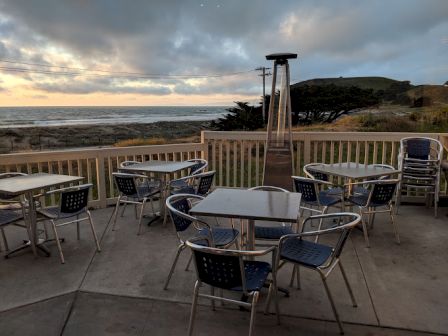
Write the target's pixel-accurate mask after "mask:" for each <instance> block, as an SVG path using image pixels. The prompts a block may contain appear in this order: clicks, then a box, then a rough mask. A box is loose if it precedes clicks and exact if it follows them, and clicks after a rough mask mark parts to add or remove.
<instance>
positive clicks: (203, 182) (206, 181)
mask: <svg viewBox="0 0 448 336" xmlns="http://www.w3.org/2000/svg"><path fill="white" fill-rule="evenodd" d="M196 176H197V177H199V181H198V185H197V189H196V195H199V196H205V195H207V194H208V192H209V191H210V188H211V187H212V185H213V179H214V178H215V171H210V172H207V173H201V174H199V175H196Z"/></svg>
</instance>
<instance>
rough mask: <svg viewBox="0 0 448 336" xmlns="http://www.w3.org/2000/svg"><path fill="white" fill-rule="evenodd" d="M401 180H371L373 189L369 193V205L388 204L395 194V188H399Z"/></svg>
mask: <svg viewBox="0 0 448 336" xmlns="http://www.w3.org/2000/svg"><path fill="white" fill-rule="evenodd" d="M398 182H399V180H396V179H394V180H377V181H369V183H371V184H372V185H373V187H372V190H371V192H370V195H369V200H368V201H367V205H366V206H369V205H375V206H381V205H388V204H389V203H390V202H391V201H392V199H393V197H394V194H395V189H396V188H397V184H398Z"/></svg>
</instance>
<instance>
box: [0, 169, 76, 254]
mask: <svg viewBox="0 0 448 336" xmlns="http://www.w3.org/2000/svg"><path fill="white" fill-rule="evenodd" d="M82 179H84V177H81V176H68V175H59V174H47V173H37V174H30V175H24V176H15V177H10V178H6V179H1V180H0V192H1V193H5V194H9V195H14V196H19V195H25V197H26V198H27V200H28V228H29V230H28V231H29V233H30V235H31V237H30V242H28V243H26V244H25V246H30V247H31V249H32V250H33V253H34V255H37V248H40V249H41V250H43V251H44V252H45V253H46V254H47V255H49V251H48V250H47V249H46V248H45V246H44V245H42V244H43V243H44V242H45V241H40V240H39V239H38V235H37V220H36V204H35V203H34V200H33V192H34V191H36V190H41V189H46V188H50V187H53V186H57V185H60V184H66V183H71V182H77V181H80V180H82ZM19 249H20V250H21V249H23V247H21V248H20V247H19ZM16 250H18V249H16ZM13 252H14V251H12V252H11V253H13ZM11 253H10V254H11Z"/></svg>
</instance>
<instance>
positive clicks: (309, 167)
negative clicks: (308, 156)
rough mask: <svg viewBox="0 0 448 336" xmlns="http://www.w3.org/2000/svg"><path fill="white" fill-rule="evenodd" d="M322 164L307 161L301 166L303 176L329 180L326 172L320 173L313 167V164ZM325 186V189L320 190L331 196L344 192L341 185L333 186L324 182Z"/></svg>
mask: <svg viewBox="0 0 448 336" xmlns="http://www.w3.org/2000/svg"><path fill="white" fill-rule="evenodd" d="M321 165H324V164H322V163H308V164H306V165H304V166H303V172H304V173H305V176H306V177H308V178H311V179H314V180H320V181H325V182H330V178H329V177H328V175H327V174H325V173H322V172H320V171H317V170H314V169H313V167H315V166H321ZM325 186H326V187H327V189H324V190H321V191H323V192H324V193H326V194H328V195H332V196H339V197H342V195H343V194H344V189H343V188H341V187H335V186H334V185H333V184H327V183H325Z"/></svg>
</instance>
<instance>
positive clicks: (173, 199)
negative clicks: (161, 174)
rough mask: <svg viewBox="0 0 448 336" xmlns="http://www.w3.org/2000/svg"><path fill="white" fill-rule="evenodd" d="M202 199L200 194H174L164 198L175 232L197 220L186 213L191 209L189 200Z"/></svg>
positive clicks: (181, 230) (185, 228)
mask: <svg viewBox="0 0 448 336" xmlns="http://www.w3.org/2000/svg"><path fill="white" fill-rule="evenodd" d="M192 199H195V200H202V199H204V198H203V197H201V196H197V195H191V194H176V195H172V196H170V197H168V198H167V199H166V208H167V209H168V211H169V213H170V216H171V219H172V221H173V223H174V227H175V228H176V232H177V233H179V232H183V231H185V230H187V229H188V228H189V227H190V225H191V224H193V223H195V222H197V221H198V220H197V218H196V217H194V216H191V215H189V214H188V212H189V211H190V209H191V200H192Z"/></svg>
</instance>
